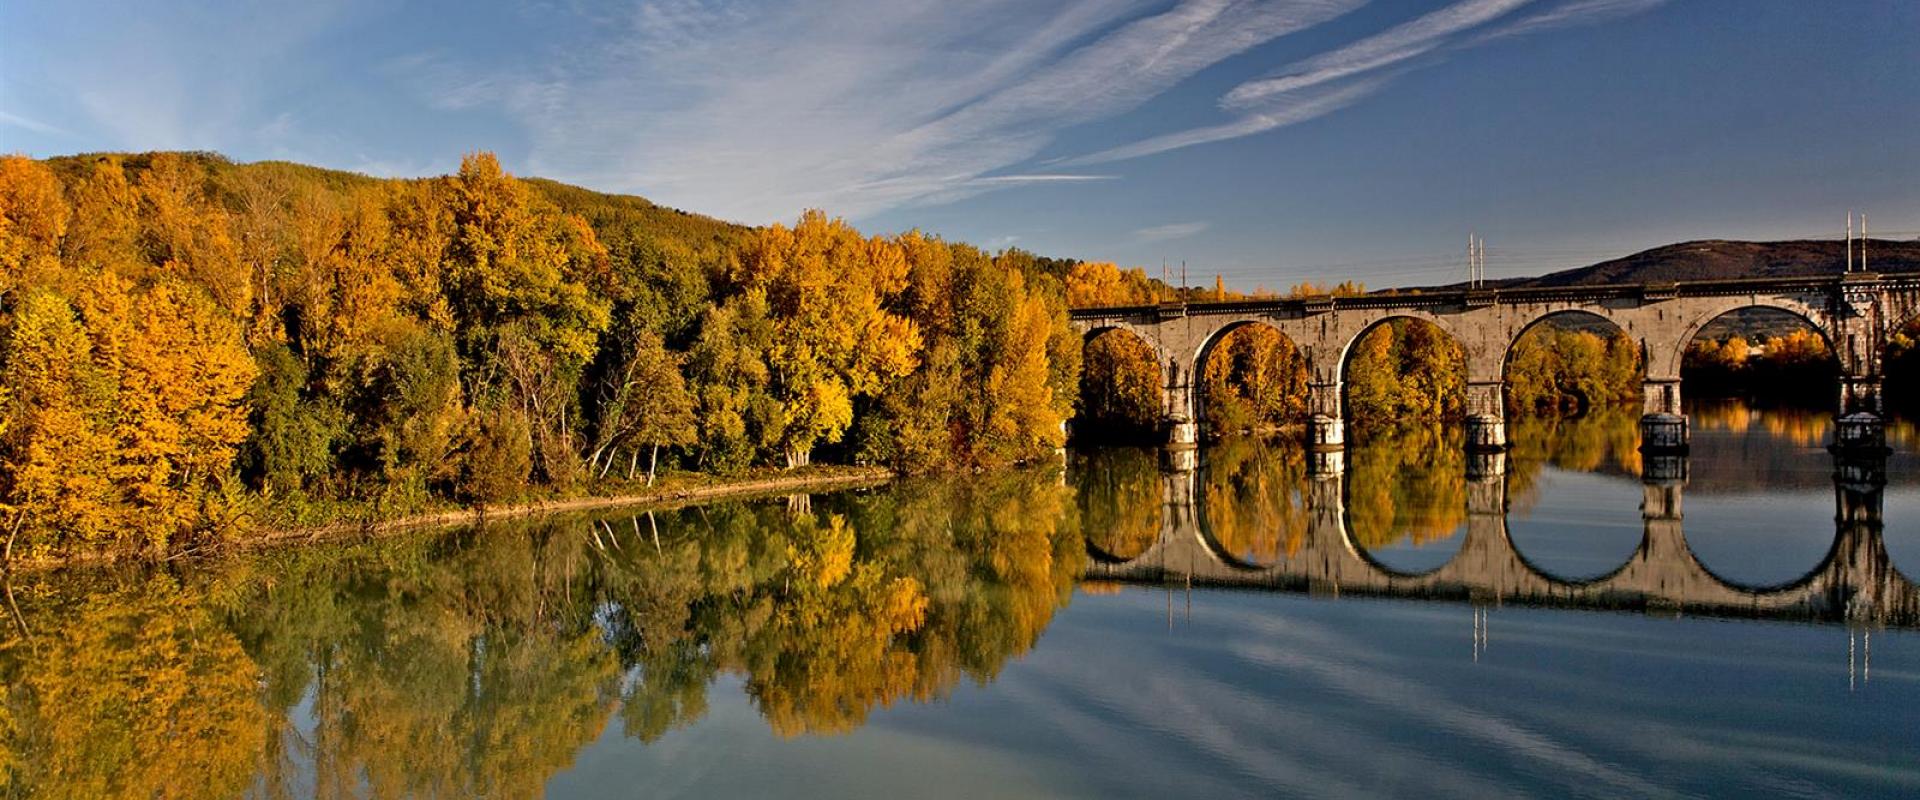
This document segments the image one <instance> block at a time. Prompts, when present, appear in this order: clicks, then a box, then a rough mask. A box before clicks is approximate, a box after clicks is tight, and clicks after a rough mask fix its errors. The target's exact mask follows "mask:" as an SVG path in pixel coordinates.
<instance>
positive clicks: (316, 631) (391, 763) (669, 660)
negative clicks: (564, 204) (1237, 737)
mask: <svg viewBox="0 0 1920 800" xmlns="http://www.w3.org/2000/svg"><path fill="white" fill-rule="evenodd" d="M1067 492H1068V489H1067V488H1066V487H1065V486H1064V485H1063V484H1062V483H1061V482H1060V481H1059V480H1058V479H1057V476H1056V474H1047V473H1036V472H1034V471H1027V472H1020V473H1008V474H1002V475H997V476H988V477H984V478H979V479H975V480H972V481H926V482H916V483H912V484H908V485H903V486H900V487H898V488H897V489H895V490H889V491H884V492H875V493H869V494H839V495H828V496H821V497H816V498H814V500H813V502H812V503H811V504H810V509H807V510H800V511H792V510H789V508H788V506H786V505H785V504H780V503H723V504H718V505H713V506H708V507H703V508H693V509H684V510H679V511H673V512H661V513H658V514H655V515H651V516H649V515H645V514H643V515H640V516H638V517H608V518H594V519H588V518H582V517H572V518H567V519H562V520H548V521H542V522H537V523H529V524H518V525H512V526H499V527H496V528H490V529H487V530H481V531H473V530H470V531H465V532H460V533H453V534H438V535H420V536H412V537H406V538H400V539H393V540H386V541H380V542H371V543H366V544H360V545H354V546H341V547H311V548H306V549H298V550H286V551H279V552H274V553H270V554H265V555H258V556H247V557H236V558H232V559H228V560H226V561H222V562H215V563H209V564H203V565H196V566H195V568H194V569H192V570H190V571H187V574H186V575H185V576H183V577H174V576H169V575H164V574H141V573H129V574H111V573H98V574H81V575H43V576H36V577H33V578H31V579H29V580H27V581H26V582H24V583H17V584H16V585H15V586H14V587H12V592H13V597H14V598H15V599H16V601H17V605H18V607H19V611H20V614H19V616H18V618H17V621H16V624H14V625H11V626H9V628H8V629H7V631H6V633H5V634H4V635H3V638H4V640H3V641H0V779H3V782H0V794H6V795H8V796H12V795H35V796H49V797H102V796H142V797H212V796H228V795H233V794H236V793H239V792H241V791H243V790H246V789H248V788H249V787H250V786H252V787H254V788H255V789H256V790H258V791H262V792H264V793H266V794H276V795H277V794H295V793H300V794H304V793H306V790H305V789H297V788H295V787H298V786H304V785H305V784H306V783H307V782H309V781H310V782H311V786H312V793H314V794H321V795H334V794H361V793H364V792H371V793H372V794H374V795H377V796H389V795H402V794H405V795H436V796H471V795H489V796H524V795H533V794H538V793H539V792H540V790H541V788H542V786H544V784H545V782H546V781H547V779H548V778H549V777H551V776H552V775H553V774H555V773H556V772H557V771H559V770H560V769H562V768H564V767H565V766H567V765H568V764H569V763H571V762H572V760H573V758H574V756H575V754H576V753H577V752H579V750H580V749H581V748H582V747H583V746H584V745H586V744H587V743H588V742H591V741H593V740H594V739H595V738H597V737H598V736H600V735H601V732H602V731H603V730H604V729H605V728H606V726H607V725H608V724H609V723H610V722H612V721H613V720H614V719H615V718H616V717H617V718H618V724H619V725H620V730H621V731H622V733H624V734H625V735H627V736H630V737H634V738H638V739H641V740H645V741H653V740H655V739H658V738H660V737H662V736H664V735H666V734H667V733H668V732H670V731H672V730H674V729H676V728H680V727H684V726H686V725H689V724H691V723H692V722H694V721H696V720H698V719H699V718H700V717H701V716H702V715H703V714H704V713H705V711H706V708H707V703H708V701H707V696H706V694H707V691H708V687H709V686H711V685H712V684H713V683H714V681H715V679H716V677H718V676H720V675H733V676H737V677H738V678H739V679H741V681H742V682H743V683H744V686H745V691H746V693H747V695H748V696H749V698H750V699H751V701H752V702H753V704H754V705H755V706H756V707H757V708H758V709H759V710H760V712H761V713H762V714H763V715H764V716H765V718H766V719H767V721H768V723H769V725H770V726H771V727H772V728H773V729H774V730H775V731H777V732H779V733H780V734H782V735H796V734H801V733H833V732H841V731H848V730H852V729H853V728H855V727H858V726H859V725H860V724H861V723H862V722H863V721H864V720H865V718H866V716H867V714H868V712H869V711H870V710H871V709H872V708H874V707H875V706H876V705H884V704H887V703H891V702H893V701H896V700H901V699H914V700H928V699H937V698H941V697H944V696H945V695H946V694H947V693H948V692H950V691H951V690H952V689H953V687H954V686H956V685H957V684H958V683H959V682H960V681H961V680H963V679H970V680H973V681H975V682H981V683H984V682H986V681H989V680H991V679H992V678H993V677H994V676H995V675H996V674H997V672H998V670H999V669H1000V667H1001V665H1002V664H1003V663H1004V662H1005V661H1006V659H1007V658H1009V657H1012V656H1015V655H1018V654H1020V653H1024V652H1026V651H1027V650H1028V649H1030V648H1031V647H1032V646H1033V644H1034V642H1035V641H1037V640H1038V638H1039V635H1040V632H1041V630H1043V629H1044V628H1045V627H1046V625H1047V623H1048V622H1049V621H1050V620H1051V619H1052V615H1053V613H1054V611H1055V609H1057V608H1059V607H1060V606H1061V605H1062V604H1064V603H1065V602H1066V600H1067V598H1068V597H1069V596H1070V594H1071V592H1072V587H1073V582H1074V580H1075V578H1076V577H1077V576H1078V574H1079V572H1080V570H1081V569H1082V568H1083V566H1084V563H1085V560H1084V556H1083V552H1084V551H1083V548H1084V545H1083V543H1082V540H1081V539H1080V536H1079V530H1078V525H1077V522H1076V520H1077V519H1078V516H1079V512H1078V510H1077V509H1076V508H1075V507H1074V504H1073V503H1072V502H1071V499H1070V498H1069V497H1068V496H1067ZM256 781H257V783H256Z"/></svg>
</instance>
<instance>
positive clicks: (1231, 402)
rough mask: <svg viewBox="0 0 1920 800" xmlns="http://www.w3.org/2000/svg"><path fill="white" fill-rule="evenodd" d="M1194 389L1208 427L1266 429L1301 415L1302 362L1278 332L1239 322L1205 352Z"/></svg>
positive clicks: (1303, 394)
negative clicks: (1198, 379) (1198, 389)
mask: <svg viewBox="0 0 1920 800" xmlns="http://www.w3.org/2000/svg"><path fill="white" fill-rule="evenodd" d="M1199 388H1200V408H1201V414H1202V417H1203V421H1204V422H1205V423H1206V425H1207V428H1208V429H1209V430H1211V431H1215V432H1231V431H1242V430H1252V429H1266V430H1271V429H1274V428H1278V427H1280V426H1283V425H1287V424H1290V423H1296V422H1298V421H1299V420H1300V419H1301V418H1302V417H1304V416H1305V415H1306V405H1307V362H1306V359H1305V358H1304V357H1303V356H1302V355H1301V354H1300V351H1299V349H1298V348H1296V347H1294V345H1293V342H1291V341H1289V340H1288V339H1287V338H1286V337H1285V336H1282V335H1281V334H1280V332H1279V331H1277V330H1274V329H1273V328H1271V327H1269V326H1266V325H1244V326H1241V327H1238V328H1234V329H1233V330H1231V331H1228V332H1227V333H1226V334H1225V335H1223V336H1221V337H1220V340H1219V341H1218V342H1217V343H1215V344H1214V346H1213V347H1212V348H1210V349H1209V350H1208V352H1207V355H1206V357H1205V360H1204V362H1203V363H1202V365H1201V374H1200V387H1199Z"/></svg>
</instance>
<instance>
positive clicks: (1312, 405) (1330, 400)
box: [1307, 380, 1347, 450]
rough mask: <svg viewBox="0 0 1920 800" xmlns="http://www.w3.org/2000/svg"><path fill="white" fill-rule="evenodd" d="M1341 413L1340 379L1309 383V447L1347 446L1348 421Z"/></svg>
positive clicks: (1329, 447) (1315, 448)
mask: <svg viewBox="0 0 1920 800" xmlns="http://www.w3.org/2000/svg"><path fill="white" fill-rule="evenodd" d="M1340 417H1341V415H1340V381H1338V380H1316V381H1312V382H1310V383H1308V384H1307V449H1309V450H1339V449H1341V448H1344V447H1346V446H1347V426H1346V421H1345V420H1342V419H1341V418H1340Z"/></svg>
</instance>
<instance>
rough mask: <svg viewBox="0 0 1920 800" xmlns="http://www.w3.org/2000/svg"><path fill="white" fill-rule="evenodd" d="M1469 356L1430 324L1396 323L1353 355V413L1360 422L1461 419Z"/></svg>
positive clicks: (1366, 337)
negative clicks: (1467, 358)
mask: <svg viewBox="0 0 1920 800" xmlns="http://www.w3.org/2000/svg"><path fill="white" fill-rule="evenodd" d="M1466 373H1467V370H1466V354H1465V352H1463V351H1462V350H1461V349H1460V345H1459V343H1458V342H1455V341H1454V340H1453V338H1452V337H1450V336H1448V335H1447V334H1446V333H1445V332H1444V331H1442V330H1440V328H1439V327H1438V326H1436V325H1434V324H1432V323H1430V322H1424V321H1420V320H1413V319H1393V320H1389V321H1387V322H1385V323H1383V324H1380V325H1376V326H1374V327H1373V328H1372V329H1370V330H1368V331H1367V332H1366V333H1365V334H1362V335H1361V337H1360V340H1359V341H1357V342H1355V343H1354V345H1353V348H1352V351H1351V352H1350V353H1349V354H1348V356H1347V365H1346V374H1345V379H1346V391H1347V413H1348V415H1349V417H1350V418H1351V419H1352V420H1353V421H1354V422H1355V423H1357V424H1360V425H1362V426H1378V425H1382V424H1391V423H1404V422H1408V421H1436V420H1448V419H1456V418H1458V417H1459V416H1460V414H1461V413H1462V409H1463V407H1464V406H1465V402H1466Z"/></svg>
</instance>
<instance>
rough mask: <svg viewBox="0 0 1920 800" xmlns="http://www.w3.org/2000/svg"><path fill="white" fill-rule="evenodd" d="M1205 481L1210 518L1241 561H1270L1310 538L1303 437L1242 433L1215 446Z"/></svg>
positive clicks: (1217, 538)
mask: <svg viewBox="0 0 1920 800" xmlns="http://www.w3.org/2000/svg"><path fill="white" fill-rule="evenodd" d="M1205 464H1206V467H1205V469H1204V470H1203V475H1202V478H1201V480H1202V483H1201V493H1202V497H1201V502H1202V503H1203V504H1204V520H1203V521H1204V523H1205V525H1206V530H1207V532H1208V533H1209V534H1211V535H1212V536H1213V539H1214V542H1215V543H1216V544H1217V545H1218V546H1219V547H1220V548H1221V549H1222V550H1223V551H1225V552H1226V553H1227V554H1228V555H1230V556H1232V557H1233V558H1236V559H1238V560H1240V561H1244V562H1248V563H1252V564H1259V565H1270V564H1273V563H1275V562H1277V561H1280V560H1282V559H1286V558H1292V557H1293V556H1294V555H1295V554H1297V553H1299V552H1300V548H1301V547H1303V546H1305V545H1306V541H1307V516H1308V509H1307V463H1306V451H1305V450H1304V449H1303V448H1301V447H1300V445H1299V443H1298V442H1294V441H1283V442H1274V441H1269V440H1265V439H1260V438H1255V437H1250V436H1241V437H1232V438H1229V439H1225V440H1223V441H1221V442H1220V443H1219V444H1217V445H1214V446H1212V447H1209V448H1208V449H1207V453H1206V461H1205Z"/></svg>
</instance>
